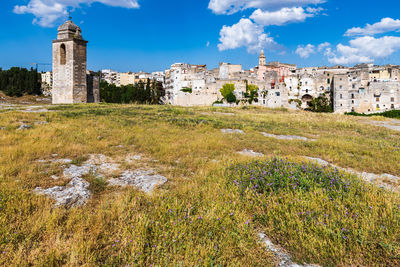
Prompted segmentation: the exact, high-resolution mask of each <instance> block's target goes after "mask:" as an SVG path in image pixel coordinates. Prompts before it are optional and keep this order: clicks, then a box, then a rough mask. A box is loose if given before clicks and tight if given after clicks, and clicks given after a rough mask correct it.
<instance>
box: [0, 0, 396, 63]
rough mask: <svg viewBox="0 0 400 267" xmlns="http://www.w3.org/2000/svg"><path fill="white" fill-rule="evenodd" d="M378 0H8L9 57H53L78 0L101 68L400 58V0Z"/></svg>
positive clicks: (1, 35) (3, 21)
mask: <svg viewBox="0 0 400 267" xmlns="http://www.w3.org/2000/svg"><path fill="white" fill-rule="evenodd" d="M378 3H379V4H377V1H374V0H363V1H362V0H350V1H342V0H297V1H296V0H163V1H161V0H5V1H1V2H0V25H2V29H1V31H0V67H2V68H9V67H11V66H22V67H29V66H30V63H32V62H42V63H51V57H52V55H51V53H52V51H51V41H52V40H53V39H55V38H56V35H57V26H58V25H60V24H61V23H63V22H64V21H65V19H66V18H67V15H66V14H67V12H66V10H73V11H72V17H73V21H74V22H75V23H76V24H77V25H78V26H80V27H81V28H82V32H83V36H84V38H85V39H87V40H88V41H89V44H88V68H90V69H93V70H98V69H104V68H111V69H115V70H118V71H139V70H144V71H157V70H165V69H166V68H168V67H169V66H170V65H171V64H173V63H175V62H187V63H192V64H207V65H208V67H209V68H213V67H217V66H218V63H219V62H230V63H240V64H243V66H244V67H245V68H251V67H254V66H256V65H257V63H258V58H257V57H258V52H259V51H260V50H261V49H264V50H265V54H266V56H267V60H268V61H281V62H287V63H294V64H298V65H299V66H312V65H319V66H321V65H335V64H344V65H353V64H357V63H361V62H374V63H376V64H386V63H391V64H399V65H400V32H399V31H400V13H399V12H398V11H399V10H400V2H399V1H398V0H381V1H379V2H378ZM367 24H369V26H368V25H367ZM47 68H49V67H47ZM40 69H43V70H44V69H46V67H43V66H42V67H41V68H40Z"/></svg>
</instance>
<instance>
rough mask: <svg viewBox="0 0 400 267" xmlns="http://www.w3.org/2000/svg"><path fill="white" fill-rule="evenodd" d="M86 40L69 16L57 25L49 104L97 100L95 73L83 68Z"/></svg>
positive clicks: (85, 56)
mask: <svg viewBox="0 0 400 267" xmlns="http://www.w3.org/2000/svg"><path fill="white" fill-rule="evenodd" d="M87 43H88V42H87V41H85V40H84V39H83V38H82V33H81V29H80V28H79V27H78V26H76V25H75V24H74V23H73V22H72V20H68V21H66V22H65V23H64V24H63V25H61V26H60V27H59V28H58V35H57V39H56V40H54V41H53V85H52V92H51V93H52V103H53V104H73V103H88V102H99V100H100V99H99V77H98V76H96V75H95V74H94V73H93V72H88V71H87V69H86V65H87V55H86V52H87Z"/></svg>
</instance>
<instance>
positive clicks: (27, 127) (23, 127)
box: [17, 124, 32, 131]
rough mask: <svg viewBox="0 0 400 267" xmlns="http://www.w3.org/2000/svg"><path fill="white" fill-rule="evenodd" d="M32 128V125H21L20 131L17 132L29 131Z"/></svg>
mask: <svg viewBox="0 0 400 267" xmlns="http://www.w3.org/2000/svg"><path fill="white" fill-rule="evenodd" d="M31 128H32V126H31V125H28V124H21V125H20V126H19V127H18V129H17V130H19V131H20V130H28V129H31Z"/></svg>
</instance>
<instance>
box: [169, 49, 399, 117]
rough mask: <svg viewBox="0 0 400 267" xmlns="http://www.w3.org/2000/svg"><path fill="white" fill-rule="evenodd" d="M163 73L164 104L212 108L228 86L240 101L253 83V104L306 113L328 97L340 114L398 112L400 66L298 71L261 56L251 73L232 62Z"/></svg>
mask: <svg viewBox="0 0 400 267" xmlns="http://www.w3.org/2000/svg"><path fill="white" fill-rule="evenodd" d="M165 73H166V82H165V88H166V92H167V94H166V101H165V102H166V103H168V104H171V105H180V106H197V105H212V103H214V102H216V101H220V100H221V99H222V95H221V93H220V89H221V88H222V87H223V85H224V84H234V86H235V92H234V94H235V96H236V98H237V99H238V102H242V101H244V100H245V99H246V95H248V92H247V88H248V85H250V84H252V85H255V86H256V87H258V97H257V98H256V99H255V101H254V102H253V103H252V105H258V106H264V107H270V108H276V107H286V108H299V107H301V108H308V102H310V101H311V100H312V99H314V98H317V97H320V96H324V97H326V98H327V99H329V100H330V101H331V102H332V106H333V110H334V111H335V112H337V113H344V112H351V111H356V112H362V113H373V112H380V111H387V110H392V109H400V80H399V79H400V67H399V66H394V65H388V66H373V65H367V64H361V65H357V66H354V67H353V68H347V67H343V66H333V67H307V68H297V67H296V65H292V64H285V63H280V62H269V63H268V64H267V63H266V57H265V55H264V52H263V51H262V52H261V55H260V57H259V65H258V66H257V67H255V68H254V69H251V70H243V69H242V67H241V65H233V64H229V63H221V64H220V66H219V68H218V69H213V70H207V68H206V66H205V65H190V64H184V63H177V64H173V65H172V66H171V68H170V69H169V70H166V72H165Z"/></svg>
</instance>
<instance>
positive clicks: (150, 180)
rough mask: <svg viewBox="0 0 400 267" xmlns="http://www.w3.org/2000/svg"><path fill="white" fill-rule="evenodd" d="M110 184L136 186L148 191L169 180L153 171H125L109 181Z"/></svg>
mask: <svg viewBox="0 0 400 267" xmlns="http://www.w3.org/2000/svg"><path fill="white" fill-rule="evenodd" d="M108 182H109V184H110V185H116V186H136V187H138V188H139V189H141V190H142V191H144V192H146V193H148V192H151V191H153V189H154V188H155V187H156V186H158V185H162V184H164V183H166V182H167V178H165V177H164V176H161V175H158V174H154V173H153V171H140V170H138V171H125V172H124V173H123V174H122V175H121V177H119V178H113V179H110V180H109V181H108Z"/></svg>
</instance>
